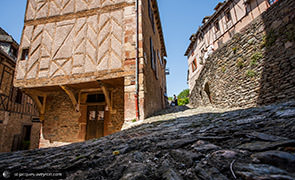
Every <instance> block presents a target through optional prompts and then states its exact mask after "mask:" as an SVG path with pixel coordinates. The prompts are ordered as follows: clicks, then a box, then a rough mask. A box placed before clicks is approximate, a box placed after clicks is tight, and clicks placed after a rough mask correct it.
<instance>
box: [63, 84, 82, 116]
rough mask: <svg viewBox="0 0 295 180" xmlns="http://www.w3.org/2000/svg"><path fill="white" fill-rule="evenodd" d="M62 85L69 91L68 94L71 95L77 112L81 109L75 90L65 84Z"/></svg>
mask: <svg viewBox="0 0 295 180" xmlns="http://www.w3.org/2000/svg"><path fill="white" fill-rule="evenodd" d="M60 87H61V88H62V89H63V90H64V91H65V92H66V93H67V95H68V96H69V98H70V99H71V101H72V103H73V107H74V108H75V111H76V112H79V111H80V104H79V103H78V101H77V99H76V97H75V95H74V93H73V91H72V90H71V89H70V88H69V87H67V86H64V85H60Z"/></svg>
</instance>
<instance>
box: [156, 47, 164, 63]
mask: <svg viewBox="0 0 295 180" xmlns="http://www.w3.org/2000/svg"><path fill="white" fill-rule="evenodd" d="M157 51H158V57H159V60H160V63H161V65H163V59H162V57H161V53H160V51H159V50H157Z"/></svg>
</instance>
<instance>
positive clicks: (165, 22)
mask: <svg viewBox="0 0 295 180" xmlns="http://www.w3.org/2000/svg"><path fill="white" fill-rule="evenodd" d="M220 1H221V0H205V1H203V0H181V1H180V0H158V4H159V10H160V16H161V22H162V28H163V32H164V37H165V43H166V49H167V53H168V57H167V61H168V64H167V68H169V70H170V75H168V76H167V88H168V96H172V95H173V94H176V95H177V94H179V93H180V92H181V91H182V90H183V89H186V88H188V85H187V82H186V80H187V67H188V65H187V58H186V57H185V56H184V53H185V50H186V48H187V47H188V45H189V37H190V35H191V34H193V33H195V32H196V31H197V29H198V26H200V25H201V22H202V19H203V17H204V16H207V15H211V14H212V13H213V12H214V10H213V8H214V7H215V6H216V5H217V3H218V2H220ZM25 8H26V0H1V1H0V26H1V27H2V28H3V29H4V30H5V31H7V32H8V33H9V34H10V35H12V36H13V38H14V39H15V40H16V41H17V42H20V37H21V32H22V28H23V21H24V14H25Z"/></svg>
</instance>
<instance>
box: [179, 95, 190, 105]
mask: <svg viewBox="0 0 295 180" xmlns="http://www.w3.org/2000/svg"><path fill="white" fill-rule="evenodd" d="M177 102H178V106H184V105H186V104H188V103H189V99H188V97H186V98H183V99H178V101H177Z"/></svg>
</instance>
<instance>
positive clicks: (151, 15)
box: [148, 0, 155, 33]
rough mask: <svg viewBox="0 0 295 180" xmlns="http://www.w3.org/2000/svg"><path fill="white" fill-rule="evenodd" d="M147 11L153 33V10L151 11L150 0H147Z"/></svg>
mask: <svg viewBox="0 0 295 180" xmlns="http://www.w3.org/2000/svg"><path fill="white" fill-rule="evenodd" d="M148 11H149V17H150V21H151V24H152V28H153V32H154V33H155V22H154V12H153V9H152V6H151V1H150V0H148Z"/></svg>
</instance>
